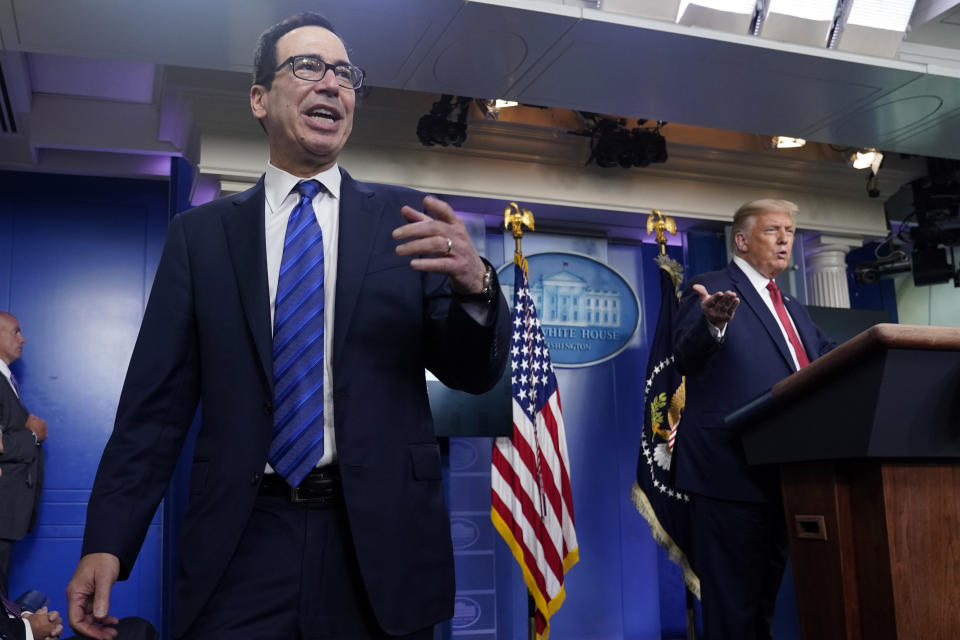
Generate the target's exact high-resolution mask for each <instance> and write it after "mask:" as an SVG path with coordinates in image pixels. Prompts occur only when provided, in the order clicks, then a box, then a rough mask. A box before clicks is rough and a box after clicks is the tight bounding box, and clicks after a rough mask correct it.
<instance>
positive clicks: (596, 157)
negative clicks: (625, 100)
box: [583, 118, 667, 169]
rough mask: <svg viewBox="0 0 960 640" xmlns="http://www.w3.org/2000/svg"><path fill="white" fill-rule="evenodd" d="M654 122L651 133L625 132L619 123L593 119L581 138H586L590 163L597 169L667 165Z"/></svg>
mask: <svg viewBox="0 0 960 640" xmlns="http://www.w3.org/2000/svg"><path fill="white" fill-rule="evenodd" d="M664 124H665V123H663V122H658V123H657V127H656V128H655V129H643V128H640V127H636V128H634V129H627V128H625V126H624V121H623V120H612V119H610V118H596V119H595V123H594V125H593V128H592V129H590V130H589V131H588V132H585V133H584V134H583V135H589V136H590V158H589V159H588V160H587V164H590V162H591V161H592V162H596V163H597V166H600V167H604V168H609V167H617V166H619V167H622V168H624V169H629V168H630V167H647V166H649V165H650V164H652V163H654V162H666V161H667V141H666V139H665V138H664V137H663V136H662V135H660V127H661V126H663V125H664Z"/></svg>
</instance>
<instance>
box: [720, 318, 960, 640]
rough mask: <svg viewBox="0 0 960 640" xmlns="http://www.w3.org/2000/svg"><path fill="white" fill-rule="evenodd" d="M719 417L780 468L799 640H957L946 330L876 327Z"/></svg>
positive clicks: (952, 340) (955, 409)
mask: <svg viewBox="0 0 960 640" xmlns="http://www.w3.org/2000/svg"><path fill="white" fill-rule="evenodd" d="M728 420H731V421H733V422H738V423H740V424H741V425H745V426H744V427H743V434H742V439H743V445H744V450H745V453H746V456H747V460H748V462H750V464H778V465H780V474H781V475H780V477H781V484H782V489H783V501H784V511H785V515H786V518H787V532H788V536H789V539H790V552H791V556H792V559H793V572H794V582H795V586H796V592H797V606H798V611H799V615H800V627H801V631H802V633H803V638H804V640H832V639H834V638H843V639H857V640H886V639H888V638H899V639H916V640H938V639H943V640H954V639H956V638H960V329H955V328H945V327H918V326H906V325H888V324H881V325H876V326H875V327H873V328H871V329H869V330H867V331H865V332H864V333H862V334H860V335H858V336H857V337H855V338H853V339H852V340H849V341H848V342H846V343H844V344H843V345H841V346H840V347H838V348H837V349H835V350H834V351H832V352H831V353H829V354H827V355H826V356H824V357H823V358H820V359H818V360H816V361H815V362H813V363H812V364H811V365H810V366H808V367H805V368H804V369H803V370H801V371H799V372H797V373H795V374H794V375H792V376H790V377H789V378H786V379H785V380H783V381H781V382H780V383H778V384H777V385H776V386H775V387H774V388H773V389H772V390H771V391H770V393H769V394H768V395H767V396H766V397H765V398H763V399H762V400H760V401H758V402H755V403H751V405H748V406H747V407H745V408H744V409H743V410H741V411H740V412H737V413H736V414H734V415H732V416H730V418H728Z"/></svg>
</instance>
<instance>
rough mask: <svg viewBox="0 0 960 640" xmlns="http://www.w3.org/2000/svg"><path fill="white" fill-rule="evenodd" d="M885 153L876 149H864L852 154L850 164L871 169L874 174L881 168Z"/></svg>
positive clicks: (858, 167)
mask: <svg viewBox="0 0 960 640" xmlns="http://www.w3.org/2000/svg"><path fill="white" fill-rule="evenodd" d="M881 162H883V154H882V153H880V152H879V151H877V150H876V149H864V150H862V151H857V152H855V153H854V154H853V155H852V156H850V166H852V167H853V168H854V169H870V170H871V171H873V173H874V174H876V173H877V171H879V170H880V163H881Z"/></svg>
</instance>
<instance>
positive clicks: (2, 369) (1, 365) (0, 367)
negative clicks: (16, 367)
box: [0, 360, 10, 380]
mask: <svg viewBox="0 0 960 640" xmlns="http://www.w3.org/2000/svg"><path fill="white" fill-rule="evenodd" d="M0 373H2V374H3V377H5V378H6V379H7V380H9V379H10V367H8V366H7V363H6V362H4V361H3V360H0Z"/></svg>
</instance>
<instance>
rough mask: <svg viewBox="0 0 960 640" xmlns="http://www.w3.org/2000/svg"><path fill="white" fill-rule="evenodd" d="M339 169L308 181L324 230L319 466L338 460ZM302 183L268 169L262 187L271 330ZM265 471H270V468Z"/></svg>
mask: <svg viewBox="0 0 960 640" xmlns="http://www.w3.org/2000/svg"><path fill="white" fill-rule="evenodd" d="M340 178H341V176H340V169H339V167H338V166H337V165H336V164H334V165H333V166H332V167H330V168H329V169H327V170H326V171H322V172H321V173H318V174H317V175H315V176H313V177H312V178H311V179H313V180H317V181H318V182H319V183H320V184H322V185H323V187H324V188H323V189H321V191H320V193H318V194H317V195H316V197H314V199H313V211H314V213H315V214H316V216H317V222H318V223H320V230H321V231H322V232H323V457H322V458H320V461H319V462H318V463H317V466H318V467H322V466H325V465H328V464H331V463H332V462H333V461H335V460H336V459H337V444H336V441H335V440H334V433H333V317H334V316H333V312H334V305H335V304H336V295H335V294H336V290H337V244H338V238H339V233H338V231H339V228H340ZM302 180H303V179H301V178H298V177H296V176H294V175H291V174H289V173H287V172H286V171H283V170H282V169H278V168H277V167H275V166H273V165H272V164H268V165H267V171H266V175H265V177H264V180H263V187H264V194H265V196H266V197H265V198H264V201H265V203H264V231H265V236H266V245H267V247H266V248H267V287H268V289H269V293H270V326H271V328H272V327H273V315H274V306H275V304H276V300H277V282H278V280H279V279H280V262H281V260H282V259H283V241H284V239H285V237H286V234H287V220H288V219H289V218H290V213H291V212H292V211H293V208H294V207H295V206H296V204H297V202H299V201H300V194H299V193H298V192H296V191H294V188H295V187H296V186H297V184H298V183H299V182H301V181H302ZM267 472H268V473H273V469H271V468H270V465H269V464H268V465H267Z"/></svg>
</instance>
